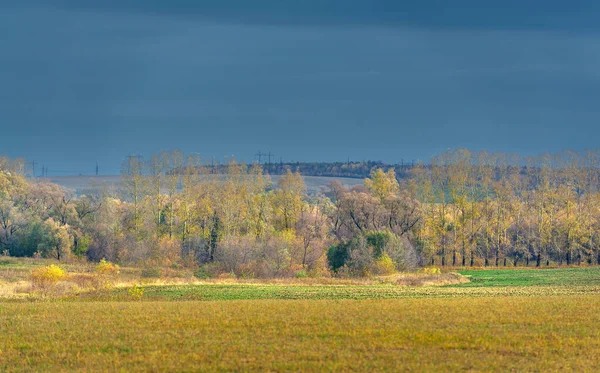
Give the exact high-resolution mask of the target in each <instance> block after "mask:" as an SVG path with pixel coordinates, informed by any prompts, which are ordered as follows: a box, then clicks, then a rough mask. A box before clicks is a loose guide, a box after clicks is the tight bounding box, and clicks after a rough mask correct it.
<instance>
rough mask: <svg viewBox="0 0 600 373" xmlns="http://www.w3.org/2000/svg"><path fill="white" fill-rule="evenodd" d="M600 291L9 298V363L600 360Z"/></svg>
mask: <svg viewBox="0 0 600 373" xmlns="http://www.w3.org/2000/svg"><path fill="white" fill-rule="evenodd" d="M598 307H600V298H599V297H597V296H573V297H540V298H537V297H525V298H524V297H490V298H478V299H476V298H468V297H467V298H455V299H403V300H363V301H352V300H344V301H330V300H319V301H312V300H311V301H306V300H299V301H298V300H297V301H285V300H254V301H230V302H219V301H210V302H198V301H190V302H125V303H124V302H108V303H103V302H85V303H79V302H67V303H60V302H45V303H33V304H23V303H8V304H0V330H2V338H1V339H0V370H1V371H3V372H12V371H111V372H112V371H205V370H216V371H289V370H301V371H323V370H327V371H329V370H338V371H360V372H363V371H374V370H377V371H383V370H387V371H398V370H412V371H424V370H425V371H433V370H438V371H439V370H444V371H449V370H452V371H458V370H476V371H486V370H487V371H490V370H497V371H500V370H502V371H507V370H518V371H526V370H530V371H533V370H535V371H556V370H559V369H566V370H575V371H597V369H600V365H599V362H600V313H597V312H590V310H594V309H598Z"/></svg>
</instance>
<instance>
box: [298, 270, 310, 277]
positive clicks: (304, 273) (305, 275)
mask: <svg viewBox="0 0 600 373" xmlns="http://www.w3.org/2000/svg"><path fill="white" fill-rule="evenodd" d="M307 277H308V272H306V270H305V269H301V270H299V271H296V278H307Z"/></svg>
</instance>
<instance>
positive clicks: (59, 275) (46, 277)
mask: <svg viewBox="0 0 600 373" xmlns="http://www.w3.org/2000/svg"><path fill="white" fill-rule="evenodd" d="M65 276H66V273H65V271H63V270H62V269H61V268H60V267H59V266H56V265H54V264H51V265H49V266H46V267H40V268H36V269H34V270H33V271H32V272H31V283H32V284H33V288H34V289H40V290H43V291H45V290H47V289H49V288H50V287H51V286H53V285H56V284H57V283H58V282H59V281H60V280H62V279H64V278H65Z"/></svg>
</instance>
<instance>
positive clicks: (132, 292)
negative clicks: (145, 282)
mask: <svg viewBox="0 0 600 373" xmlns="http://www.w3.org/2000/svg"><path fill="white" fill-rule="evenodd" d="M127 293H128V294H129V296H130V297H132V298H133V299H135V300H141V299H142V297H143V296H144V288H141V287H139V286H137V285H136V284H134V285H133V286H132V287H130V288H129V289H127Z"/></svg>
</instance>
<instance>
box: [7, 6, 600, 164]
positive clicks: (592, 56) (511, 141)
mask: <svg viewBox="0 0 600 373" xmlns="http://www.w3.org/2000/svg"><path fill="white" fill-rule="evenodd" d="M492 3H493V4H496V5H490V4H492ZM0 35H1V36H0V155H7V156H9V157H25V158H27V159H28V160H30V161H32V160H33V161H35V162H36V163H37V164H38V170H40V169H41V165H45V166H46V167H47V168H48V171H49V175H62V174H79V173H81V174H91V173H93V172H94V170H95V166H96V162H98V164H99V168H100V173H103V174H113V173H118V171H119V169H120V163H121V161H122V160H123V159H124V158H125V157H126V156H127V155H128V154H143V155H149V154H151V153H152V152H158V151H160V150H168V149H174V148H178V149H181V150H182V151H184V152H187V153H191V152H194V153H199V154H200V155H201V156H202V157H203V158H205V159H207V160H208V159H212V158H213V157H214V158H215V159H216V160H218V161H221V162H226V161H227V160H228V159H230V158H231V156H232V155H233V156H235V157H236V158H237V159H238V160H241V161H245V162H251V161H253V160H255V159H256V157H255V153H257V152H258V151H262V152H269V151H271V152H272V153H273V154H275V159H277V160H279V159H280V158H282V159H283V160H284V161H335V160H344V161H345V160H347V159H348V158H350V160H356V161H359V160H366V159H370V160H381V161H384V162H389V163H396V162H400V161H401V160H404V161H408V160H420V161H427V160H429V159H430V157H431V156H433V155H435V154H437V153H440V152H443V151H445V150H446V149H448V148H452V149H456V148H469V149H471V150H473V151H478V150H484V149H485V150H488V151H494V152H495V151H501V152H516V153H520V154H522V155H532V154H537V153H541V152H558V151H561V150H564V149H572V150H578V151H583V150H585V149H592V148H593V149H595V148H597V147H598V144H597V142H598V139H599V138H600V121H599V119H600V105H599V104H598V97H599V96H600V94H599V92H600V3H599V2H597V1H569V2H567V1H555V0H545V1H540V0H528V1H512V0H505V1H494V2H491V1H480V0H453V1H442V0H420V1H397V0H368V1H367V0H365V1H362V0H353V1H348V0H302V1H300V0H253V1H247V0H220V1H198V0H170V1H163V0H139V1H134V0H88V1H81V0H47V1H42V0H39V1H35V0H2V1H0ZM38 172H39V171H38Z"/></svg>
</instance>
